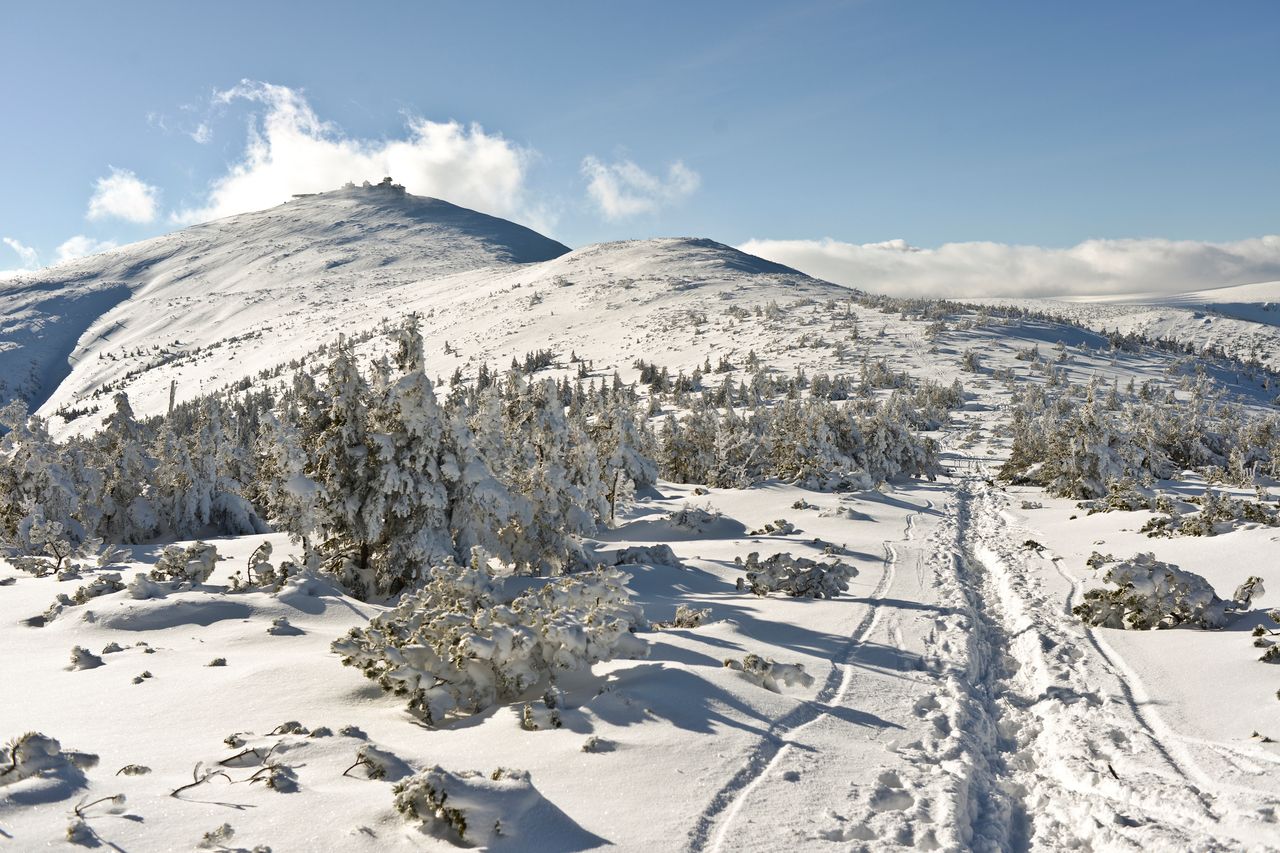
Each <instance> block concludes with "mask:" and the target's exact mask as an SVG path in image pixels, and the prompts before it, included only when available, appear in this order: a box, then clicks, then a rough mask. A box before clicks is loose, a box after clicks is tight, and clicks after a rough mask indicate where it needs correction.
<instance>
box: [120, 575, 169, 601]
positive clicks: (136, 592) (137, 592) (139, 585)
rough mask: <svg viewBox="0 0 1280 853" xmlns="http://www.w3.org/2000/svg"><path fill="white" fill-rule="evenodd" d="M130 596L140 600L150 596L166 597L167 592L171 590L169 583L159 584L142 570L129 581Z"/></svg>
mask: <svg viewBox="0 0 1280 853" xmlns="http://www.w3.org/2000/svg"><path fill="white" fill-rule="evenodd" d="M127 589H128V590H129V596H130V597H131V598H136V599H138V600H139V601H143V600H146V599H148V598H164V597H165V594H166V593H168V592H169V591H170V590H169V588H168V586H167V585H162V584H158V583H156V582H155V581H153V580H152V579H151V578H149V577H147V576H146V575H145V574H143V573H142V572H138V573H137V574H135V575H134V576H133V580H131V581H130V582H129V585H128V587H127Z"/></svg>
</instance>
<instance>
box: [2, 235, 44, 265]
mask: <svg viewBox="0 0 1280 853" xmlns="http://www.w3.org/2000/svg"><path fill="white" fill-rule="evenodd" d="M0 242H3V243H4V244H5V245H6V246H8V247H9V248H10V249H13V251H15V252H17V254H18V260H20V261H21V262H22V269H17V270H6V272H9V273H19V272H26V271H28V270H33V269H35V268H37V267H38V266H40V253H39V252H37V251H36V250H35V249H33V248H31V247H30V246H24V245H23V244H22V243H20V242H18V241H17V240H15V239H13V238H12V237H3V238H0Z"/></svg>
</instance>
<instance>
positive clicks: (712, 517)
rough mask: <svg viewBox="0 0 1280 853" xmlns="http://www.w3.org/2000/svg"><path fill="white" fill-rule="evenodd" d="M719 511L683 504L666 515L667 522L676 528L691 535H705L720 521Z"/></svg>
mask: <svg viewBox="0 0 1280 853" xmlns="http://www.w3.org/2000/svg"><path fill="white" fill-rule="evenodd" d="M720 518H721V516H720V511H719V510H717V509H712V508H711V507H701V506H694V505H693V504H685V505H684V506H682V507H680V509H677V510H672V511H671V512H670V513H668V514H667V520H668V521H670V522H671V523H672V524H674V525H675V526H676V527H679V528H682V529H684V530H688V531H691V532H693V533H706V532H707V531H708V530H710V529H711V528H712V527H714V526H715V525H716V524H717V523H718V522H719V521H720Z"/></svg>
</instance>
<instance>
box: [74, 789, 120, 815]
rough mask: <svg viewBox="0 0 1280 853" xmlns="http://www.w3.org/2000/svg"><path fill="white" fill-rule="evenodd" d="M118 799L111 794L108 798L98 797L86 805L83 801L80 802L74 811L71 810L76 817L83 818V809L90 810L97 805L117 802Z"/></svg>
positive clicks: (118, 797)
mask: <svg viewBox="0 0 1280 853" xmlns="http://www.w3.org/2000/svg"><path fill="white" fill-rule="evenodd" d="M119 799H120V795H119V794H112V795H111V796H110V797H100V798H98V799H96V800H94V801H93V802H92V803H86V802H85V801H84V800H81V801H80V803H79V804H78V805H77V806H76V807H75V809H73V811H74V812H75V813H76V817H84V816H85V815H84V812H85V809H91V808H93V807H94V806H96V805H97V804H98V803H106V802H115V801H116V800H119Z"/></svg>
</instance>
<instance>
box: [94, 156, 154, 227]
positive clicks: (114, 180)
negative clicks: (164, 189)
mask: <svg viewBox="0 0 1280 853" xmlns="http://www.w3.org/2000/svg"><path fill="white" fill-rule="evenodd" d="M159 207H160V190H159V189H158V188H157V187H153V186H151V185H150V184H147V183H144V182H143V181H141V180H139V179H138V176H137V175H135V174H134V173H133V172H130V171H129V170H128V169H117V168H115V167H114V166H113V167H112V168H111V174H110V175H107V176H106V177H105V178H98V180H97V181H96V182H94V185H93V195H92V196H91V197H90V199H89V212H88V213H87V214H86V215H87V216H88V217H89V219H93V220H97V219H110V218H115V219H123V220H125V221H127V222H135V223H138V224H145V223H148V222H152V221H154V220H155V218H156V213H157V212H158V210H159Z"/></svg>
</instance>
